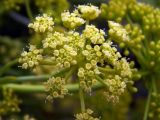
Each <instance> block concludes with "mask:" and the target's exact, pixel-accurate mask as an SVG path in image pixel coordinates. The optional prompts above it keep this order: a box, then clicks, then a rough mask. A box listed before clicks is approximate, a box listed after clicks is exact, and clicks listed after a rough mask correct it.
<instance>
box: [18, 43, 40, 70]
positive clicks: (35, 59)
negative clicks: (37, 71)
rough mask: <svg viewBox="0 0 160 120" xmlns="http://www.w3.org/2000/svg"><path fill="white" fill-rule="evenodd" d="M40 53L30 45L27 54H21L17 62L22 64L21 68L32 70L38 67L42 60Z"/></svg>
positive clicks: (25, 52)
mask: <svg viewBox="0 0 160 120" xmlns="http://www.w3.org/2000/svg"><path fill="white" fill-rule="evenodd" d="M42 52H43V50H42V49H37V48H36V47H35V46H34V45H30V48H29V52H27V51H24V52H22V54H21V57H20V58H19V62H20V63H22V68H23V69H27V68H33V67H35V66H37V65H39V62H40V61H41V60H42V59H43V57H42Z"/></svg>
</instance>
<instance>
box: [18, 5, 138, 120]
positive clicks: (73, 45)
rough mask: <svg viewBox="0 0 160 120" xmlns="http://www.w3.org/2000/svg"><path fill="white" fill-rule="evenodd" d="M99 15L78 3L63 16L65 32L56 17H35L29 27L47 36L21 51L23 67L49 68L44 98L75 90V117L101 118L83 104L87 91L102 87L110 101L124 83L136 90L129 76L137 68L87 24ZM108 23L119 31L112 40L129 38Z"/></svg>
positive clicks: (83, 119) (82, 119)
mask: <svg viewBox="0 0 160 120" xmlns="http://www.w3.org/2000/svg"><path fill="white" fill-rule="evenodd" d="M100 13H101V10H100V9H99V8H98V7H96V6H93V5H79V6H78V7H77V8H76V9H75V10H74V11H73V12H70V11H68V10H67V11H64V12H63V13H62V14H61V20H62V23H63V25H64V27H65V28H66V29H65V31H64V32H58V31H56V30H54V26H55V25H54V21H53V19H54V18H52V17H50V16H49V15H47V14H43V15H42V16H38V17H36V18H35V20H34V21H33V22H31V23H29V25H28V27H29V28H31V29H32V30H33V31H35V32H36V33H39V34H43V35H44V36H45V37H44V39H42V40H41V44H40V45H31V44H30V45H29V50H28V51H23V52H22V54H21V57H20V58H19V62H20V63H21V64H22V68H23V69H32V70H34V71H36V69H37V67H38V66H43V65H44V66H45V65H49V66H52V67H53V71H52V72H51V73H49V74H50V76H49V79H48V80H47V81H46V82H45V83H44V85H45V89H44V90H45V91H46V92H47V93H48V96H47V100H49V101H54V99H56V98H64V97H65V96H67V95H70V94H72V93H73V92H79V98H80V105H81V113H78V114H76V115H75V118H76V120H98V119H100V118H99V117H97V118H95V117H93V116H92V114H93V111H92V110H91V109H89V108H87V109H86V105H85V95H90V93H92V92H93V91H94V90H96V89H103V94H102V95H103V96H104V97H105V98H106V101H108V102H112V103H113V104H116V103H117V102H118V101H119V96H121V95H122V94H123V93H124V92H125V90H127V87H129V88H130V89H133V90H135V88H134V87H132V85H133V83H134V82H133V80H132V78H133V76H134V73H136V69H134V68H133V65H132V64H130V63H129V62H128V61H127V59H126V58H125V57H122V56H121V54H120V53H119V52H118V51H117V49H116V47H115V45H113V43H112V41H111V38H112V36H111V35H107V34H106V33H105V31H104V30H102V29H98V28H97V27H96V26H95V25H93V24H90V21H92V20H94V19H96V18H97V17H99V15H100ZM109 24H110V25H112V26H113V27H111V28H110V29H109V32H111V31H113V32H114V31H115V32H116V31H117V32H118V33H119V34H116V33H115V35H114V37H116V38H115V39H117V40H123V41H130V37H129V35H128V33H127V31H126V30H125V29H124V28H122V27H121V26H120V24H118V23H115V22H113V21H109ZM80 28H81V29H82V30H80ZM35 87H36V86H35ZM42 88H43V87H42Z"/></svg>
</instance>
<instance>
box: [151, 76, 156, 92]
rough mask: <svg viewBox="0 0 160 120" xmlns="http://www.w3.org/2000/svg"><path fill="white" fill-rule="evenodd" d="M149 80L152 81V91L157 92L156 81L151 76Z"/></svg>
mask: <svg viewBox="0 0 160 120" xmlns="http://www.w3.org/2000/svg"><path fill="white" fill-rule="evenodd" d="M151 82H152V88H153V92H155V93H157V87H156V81H155V79H154V78H153V77H152V79H151Z"/></svg>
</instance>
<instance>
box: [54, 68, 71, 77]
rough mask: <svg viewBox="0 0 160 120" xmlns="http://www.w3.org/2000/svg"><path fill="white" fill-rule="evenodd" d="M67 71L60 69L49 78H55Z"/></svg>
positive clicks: (66, 69)
mask: <svg viewBox="0 0 160 120" xmlns="http://www.w3.org/2000/svg"><path fill="white" fill-rule="evenodd" d="M68 70H70V68H62V69H60V70H56V71H54V72H53V73H52V74H51V76H54V77H57V76H60V75H63V74H64V73H65V72H67V71H68Z"/></svg>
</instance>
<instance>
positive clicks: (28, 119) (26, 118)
mask: <svg viewBox="0 0 160 120" xmlns="http://www.w3.org/2000/svg"><path fill="white" fill-rule="evenodd" d="M23 120H36V119H35V118H33V117H30V116H29V115H24V117H23Z"/></svg>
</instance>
